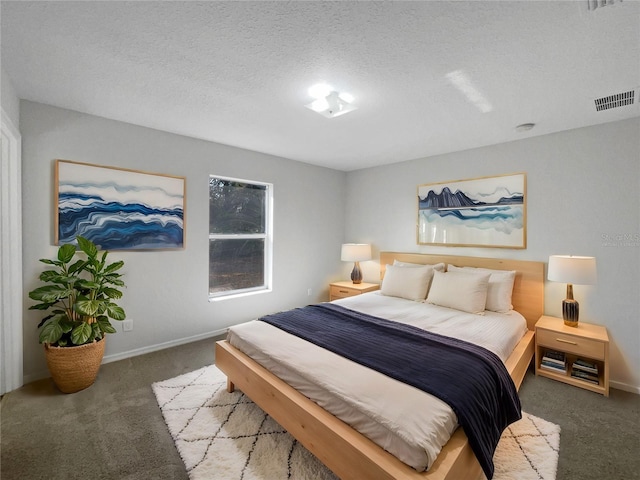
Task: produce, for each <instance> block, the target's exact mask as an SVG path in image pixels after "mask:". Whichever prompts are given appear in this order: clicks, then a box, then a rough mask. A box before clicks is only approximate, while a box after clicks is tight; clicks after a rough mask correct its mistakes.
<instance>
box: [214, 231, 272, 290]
mask: <svg viewBox="0 0 640 480" xmlns="http://www.w3.org/2000/svg"><path fill="white" fill-rule="evenodd" d="M262 286H264V240H262V239H241V240H227V239H224V240H211V241H210V242H209V293H220V292H226V291H230V290H242V289H246V288H256V287H262Z"/></svg>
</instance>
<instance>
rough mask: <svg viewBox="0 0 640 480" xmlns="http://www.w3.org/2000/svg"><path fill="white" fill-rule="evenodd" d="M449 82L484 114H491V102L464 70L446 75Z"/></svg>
mask: <svg viewBox="0 0 640 480" xmlns="http://www.w3.org/2000/svg"><path fill="white" fill-rule="evenodd" d="M446 77H447V80H449V82H451V84H452V85H453V86H454V87H456V88H457V89H458V90H460V92H462V94H463V95H464V96H465V97H467V100H469V101H470V102H471V103H473V104H474V105H475V106H476V108H477V109H478V110H480V111H481V112H482V113H489V112H490V111H491V110H493V105H491V102H489V100H487V99H486V98H485V96H484V95H482V93H480V91H479V90H478V89H477V88H476V86H475V85H474V84H473V82H472V81H471V79H470V78H469V77H468V76H467V74H466V73H464V72H463V71H462V70H456V71H454V72H449V73H447V75H446Z"/></svg>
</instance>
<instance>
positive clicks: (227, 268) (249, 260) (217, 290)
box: [209, 176, 272, 297]
mask: <svg viewBox="0 0 640 480" xmlns="http://www.w3.org/2000/svg"><path fill="white" fill-rule="evenodd" d="M271 190H272V185H270V184H266V183H258V182H251V181H246V180H237V179H232V178H223V177H215V176H210V177H209V296H210V297H220V296H225V295H231V294H237V293H243V292H249V291H255V290H266V289H269V288H270V278H271V218H270V216H271V207H270V204H271Z"/></svg>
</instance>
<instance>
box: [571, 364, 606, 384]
mask: <svg viewBox="0 0 640 480" xmlns="http://www.w3.org/2000/svg"><path fill="white" fill-rule="evenodd" d="M571 376H572V377H573V378H578V379H580V380H584V381H586V382H590V383H594V384H596V385H599V384H600V379H599V378H598V364H597V363H594V362H590V361H588V360H584V359H582V358H578V359H576V361H575V362H573V364H572V365H571Z"/></svg>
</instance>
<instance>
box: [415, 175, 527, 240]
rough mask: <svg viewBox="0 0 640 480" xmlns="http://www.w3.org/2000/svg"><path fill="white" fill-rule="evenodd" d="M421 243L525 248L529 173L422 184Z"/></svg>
mask: <svg viewBox="0 0 640 480" xmlns="http://www.w3.org/2000/svg"><path fill="white" fill-rule="evenodd" d="M418 243H419V244H425V245H427V244H428V245H449V246H481V247H504V248H526V174H524V173H518V174H512V175H503V176H498V177H485V178H476V179H471V180H459V181H453V182H443V183H432V184H425V185H419V186H418Z"/></svg>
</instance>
